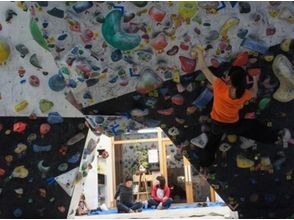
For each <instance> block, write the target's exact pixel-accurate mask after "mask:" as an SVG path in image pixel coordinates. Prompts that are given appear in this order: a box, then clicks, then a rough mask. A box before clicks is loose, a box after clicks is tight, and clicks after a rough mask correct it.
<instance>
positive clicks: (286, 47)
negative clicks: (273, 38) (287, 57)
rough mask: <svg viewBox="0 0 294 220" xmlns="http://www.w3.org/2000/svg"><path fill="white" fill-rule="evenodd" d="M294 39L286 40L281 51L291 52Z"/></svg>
mask: <svg viewBox="0 0 294 220" xmlns="http://www.w3.org/2000/svg"><path fill="white" fill-rule="evenodd" d="M291 42H292V39H290V38H289V39H286V40H284V41H283V42H282V43H281V49H282V51H284V52H289V50H290V45H291Z"/></svg>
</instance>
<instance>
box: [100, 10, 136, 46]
mask: <svg viewBox="0 0 294 220" xmlns="http://www.w3.org/2000/svg"><path fill="white" fill-rule="evenodd" d="M122 17H123V14H122V12H121V11H120V10H113V11H111V12H110V13H109V14H108V15H107V16H106V17H105V20H104V23H103V24H102V34H103V37H104V39H105V40H106V42H107V43H109V44H110V45H111V46H112V47H114V48H117V49H120V50H122V51H126V50H131V49H134V48H135V47H137V46H138V45H139V44H140V42H141V38H140V36H139V35H137V34H129V33H126V32H124V31H123V30H122V28H121V18H122Z"/></svg>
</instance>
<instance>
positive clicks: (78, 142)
mask: <svg viewBox="0 0 294 220" xmlns="http://www.w3.org/2000/svg"><path fill="white" fill-rule="evenodd" d="M47 119H48V118H37V119H29V118H27V117H17V118H16V117H1V118H0V125H1V129H0V146H1V149H0V152H1V153H0V154H1V159H0V171H1V173H0V217H1V218H65V217H66V216H67V213H68V208H69V204H70V201H71V193H72V189H73V188H74V184H75V182H78V181H79V180H80V179H81V178H82V176H81V173H80V172H78V171H79V170H76V167H77V168H78V167H79V165H80V161H81V154H82V152H83V148H84V144H85V138H86V135H87V132H88V129H86V128H85V125H84V119H83V118H64V119H63V122H59V123H57V124H55V123H51V122H50V120H49V122H48V120H47ZM71 170H74V171H75V172H73V171H71ZM68 171H71V175H70V176H72V178H71V181H69V182H66V181H63V178H62V176H63V177H64V176H67V177H68V176H69V175H64V173H66V172H68Z"/></svg>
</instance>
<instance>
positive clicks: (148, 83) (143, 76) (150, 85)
mask: <svg viewBox="0 0 294 220" xmlns="http://www.w3.org/2000/svg"><path fill="white" fill-rule="evenodd" d="M162 83H163V81H162V79H161V78H160V77H159V76H158V75H157V74H156V73H155V72H153V70H151V69H150V68H146V69H143V70H142V71H141V73H140V79H139V80H138V84H137V86H136V90H137V92H139V93H141V94H146V93H149V92H151V91H152V90H154V89H157V88H159V87H160V86H161V84H162Z"/></svg>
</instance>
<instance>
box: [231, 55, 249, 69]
mask: <svg viewBox="0 0 294 220" xmlns="http://www.w3.org/2000/svg"><path fill="white" fill-rule="evenodd" d="M248 59H249V57H248V52H242V53H240V54H239V55H238V56H237V58H236V59H235V60H234V62H233V66H244V65H246V64H247V63H248Z"/></svg>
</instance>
